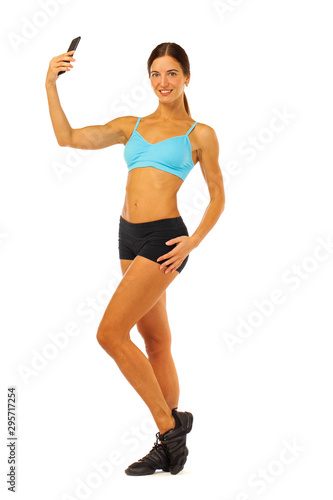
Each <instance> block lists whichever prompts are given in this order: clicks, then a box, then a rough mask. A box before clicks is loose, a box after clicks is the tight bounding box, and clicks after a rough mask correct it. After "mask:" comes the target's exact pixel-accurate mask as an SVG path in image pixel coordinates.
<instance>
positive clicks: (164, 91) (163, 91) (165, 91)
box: [160, 90, 171, 94]
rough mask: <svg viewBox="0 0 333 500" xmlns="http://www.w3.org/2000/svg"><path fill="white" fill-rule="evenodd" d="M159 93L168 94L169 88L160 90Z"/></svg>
mask: <svg viewBox="0 0 333 500" xmlns="http://www.w3.org/2000/svg"><path fill="white" fill-rule="evenodd" d="M160 92H161V94H170V92H171V90H161V91H160Z"/></svg>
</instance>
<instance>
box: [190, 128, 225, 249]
mask: <svg viewBox="0 0 333 500" xmlns="http://www.w3.org/2000/svg"><path fill="white" fill-rule="evenodd" d="M200 144H201V147H200V149H199V162H200V167H201V171H202V174H203V176H204V179H205V181H206V183H207V186H208V190H209V194H210V202H209V204H208V207H207V208H206V211H205V213H204V215H203V217H202V220H201V222H200V224H199V226H198V228H197V229H196V231H195V232H194V233H193V234H192V236H191V240H192V241H193V244H194V246H195V247H197V246H198V245H199V243H200V242H201V241H202V240H203V238H204V237H205V236H206V235H207V234H208V233H209V231H210V230H211V229H212V228H213V227H214V226H215V224H216V222H217V221H218V219H219V218H220V216H221V214H222V212H223V210H224V205H225V193H224V186H223V177H222V172H221V169H220V166H219V161H218V158H219V144H218V140H217V137H216V133H215V131H214V129H212V128H211V127H209V126H207V125H205V127H204V128H203V129H202V130H201V132H200Z"/></svg>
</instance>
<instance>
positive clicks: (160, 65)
mask: <svg viewBox="0 0 333 500" xmlns="http://www.w3.org/2000/svg"><path fill="white" fill-rule="evenodd" d="M189 81H190V77H189V76H185V75H184V73H183V71H182V68H181V66H180V64H179V63H178V61H176V59H174V58H173V57H170V56H163V57H158V58H157V59H155V60H154V61H153V64H152V65H151V68H150V82H151V85H152V87H153V89H154V92H155V94H156V95H157V96H158V98H159V99H160V100H161V101H162V102H172V101H174V100H176V99H177V98H178V97H179V96H181V95H182V94H183V92H184V86H185V83H188V82H189ZM161 90H166V91H168V92H165V93H162V92H161ZM169 91H170V92H169Z"/></svg>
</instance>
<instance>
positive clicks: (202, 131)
mask: <svg viewBox="0 0 333 500" xmlns="http://www.w3.org/2000/svg"><path fill="white" fill-rule="evenodd" d="M192 133H193V139H194V140H195V145H196V149H197V150H198V151H206V150H216V149H218V148H219V144H218V139H217V135H216V132H215V130H214V129H213V127H211V126H210V125H207V124H206V123H201V122H198V123H197V124H196V126H195V127H194V130H193V132H192ZM191 135H192V134H191Z"/></svg>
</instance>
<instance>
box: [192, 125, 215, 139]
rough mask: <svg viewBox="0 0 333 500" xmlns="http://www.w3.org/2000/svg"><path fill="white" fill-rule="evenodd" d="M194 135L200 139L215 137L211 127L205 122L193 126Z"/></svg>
mask: <svg viewBox="0 0 333 500" xmlns="http://www.w3.org/2000/svg"><path fill="white" fill-rule="evenodd" d="M195 131H196V135H197V136H198V137H199V138H200V139H202V140H214V139H217V135H216V132H215V130H214V129H213V127H211V126H210V125H207V124H206V123H201V122H200V123H199V122H198V123H197V124H196V126H195Z"/></svg>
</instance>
